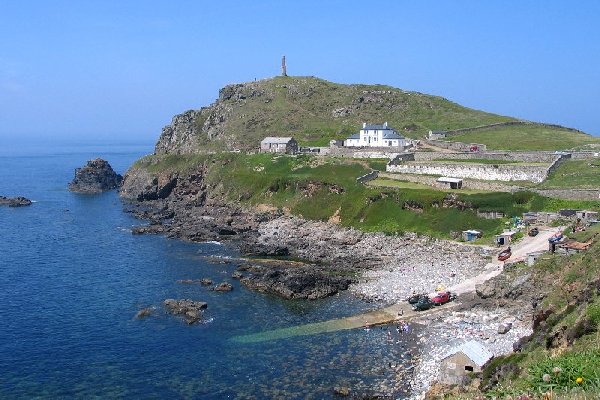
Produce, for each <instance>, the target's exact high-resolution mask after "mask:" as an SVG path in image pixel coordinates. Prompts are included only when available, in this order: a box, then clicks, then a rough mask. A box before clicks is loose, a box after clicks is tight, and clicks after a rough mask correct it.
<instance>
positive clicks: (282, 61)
mask: <svg viewBox="0 0 600 400" xmlns="http://www.w3.org/2000/svg"><path fill="white" fill-rule="evenodd" d="M281 76H287V71H286V68H285V56H283V57H282V58H281Z"/></svg>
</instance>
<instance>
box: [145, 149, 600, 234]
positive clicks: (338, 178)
mask: <svg viewBox="0 0 600 400" xmlns="http://www.w3.org/2000/svg"><path fill="white" fill-rule="evenodd" d="M209 159H210V161H211V162H210V163H205V161H207V160H209ZM377 162H378V161H376V160H374V161H370V162H367V161H359V160H348V159H337V158H331V157H311V156H297V157H290V156H281V155H280V156H273V155H271V154H256V155H244V154H239V153H220V154H214V155H169V156H151V157H146V158H144V159H142V160H140V161H139V162H138V163H137V164H136V166H137V167H141V168H147V169H148V170H150V171H151V172H157V171H161V170H175V171H185V170H189V171H192V170H193V169H194V168H195V166H196V165H199V164H207V165H211V167H210V170H209V172H208V174H207V176H206V179H207V180H208V182H209V183H210V184H211V186H213V187H215V190H216V191H217V192H219V193H221V195H222V196H224V197H226V198H227V199H229V200H230V201H231V202H240V203H243V204H247V205H258V204H268V205H270V206H273V207H278V208H282V209H286V210H288V211H289V212H290V213H292V214H296V215H301V216H303V217H305V218H308V219H313V220H321V221H327V220H329V219H330V218H332V217H333V218H334V219H335V220H336V221H338V222H339V223H340V224H342V225H344V226H351V227H355V228H357V229H361V230H364V231H381V232H385V233H388V234H394V233H399V232H405V231H412V232H418V233H423V234H428V235H432V236H436V237H444V238H449V237H452V236H453V235H455V234H456V232H460V231H462V230H466V229H479V230H482V231H483V232H484V239H485V240H488V239H489V238H490V237H491V236H492V235H494V234H495V233H497V232H499V231H501V230H502V228H503V227H504V221H503V220H488V219H482V218H479V217H477V213H476V210H477V209H479V210H482V211H484V210H496V211H504V212H505V213H506V214H507V215H520V214H521V213H522V212H524V211H528V210H557V209H559V208H567V207H573V208H594V207H595V206H596V205H595V204H594V203H592V202H573V201H563V200H556V199H548V198H545V197H541V196H538V195H536V194H533V193H530V192H519V193H514V194H511V193H477V192H471V193H468V192H465V193H458V192H453V193H452V198H450V197H448V193H449V191H440V190H434V189H428V188H424V187H419V186H418V185H414V186H412V185H405V186H401V187H397V188H394V187H390V188H382V187H371V186H365V185H362V184H359V183H357V182H356V178H357V177H358V176H360V175H363V174H365V173H367V172H368V171H370V167H371V166H370V164H377ZM445 200H446V202H445Z"/></svg>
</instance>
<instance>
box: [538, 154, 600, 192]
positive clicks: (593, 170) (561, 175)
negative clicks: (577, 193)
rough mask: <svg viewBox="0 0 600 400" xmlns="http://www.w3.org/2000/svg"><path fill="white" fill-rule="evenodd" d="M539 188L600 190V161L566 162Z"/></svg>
mask: <svg viewBox="0 0 600 400" xmlns="http://www.w3.org/2000/svg"><path fill="white" fill-rule="evenodd" d="M539 187H540V188H544V189H550V188H560V189H569V188H579V189H600V159H599V158H596V159H590V160H567V161H564V162H563V163H562V164H560V165H559V166H558V168H557V169H556V170H555V171H554V172H552V173H551V174H550V175H549V176H548V179H546V180H545V181H544V182H543V183H541V184H540V185H539Z"/></svg>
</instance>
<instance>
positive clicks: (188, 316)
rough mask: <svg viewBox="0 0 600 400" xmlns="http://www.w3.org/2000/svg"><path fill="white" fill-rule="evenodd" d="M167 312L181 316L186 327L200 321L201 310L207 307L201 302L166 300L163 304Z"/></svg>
mask: <svg viewBox="0 0 600 400" xmlns="http://www.w3.org/2000/svg"><path fill="white" fill-rule="evenodd" d="M163 304H164V305H165V308H166V309H167V311H168V312H170V313H171V314H173V315H181V316H183V318H184V319H185V322H187V323H188V325H191V324H194V323H196V322H198V321H200V320H201V319H202V313H201V311H202V310H205V309H206V308H207V307H208V305H207V304H206V303H204V302H202V301H193V300H188V299H186V300H175V299H167V300H165V301H164V302H163Z"/></svg>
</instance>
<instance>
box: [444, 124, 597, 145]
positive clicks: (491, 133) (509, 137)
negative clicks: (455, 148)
mask: <svg viewBox="0 0 600 400" xmlns="http://www.w3.org/2000/svg"><path fill="white" fill-rule="evenodd" d="M448 140H450V141H455V142H466V143H481V144H485V145H486V146H487V148H488V150H567V149H572V148H579V147H582V146H585V145H589V144H597V145H600V138H597V137H594V136H591V135H586V134H583V133H579V132H573V131H569V130H565V129H559V128H547V127H542V126H530V125H527V126H507V127H502V128H497V129H493V130H485V131H475V132H467V133H463V134H459V135H453V136H451V137H449V138H448Z"/></svg>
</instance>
